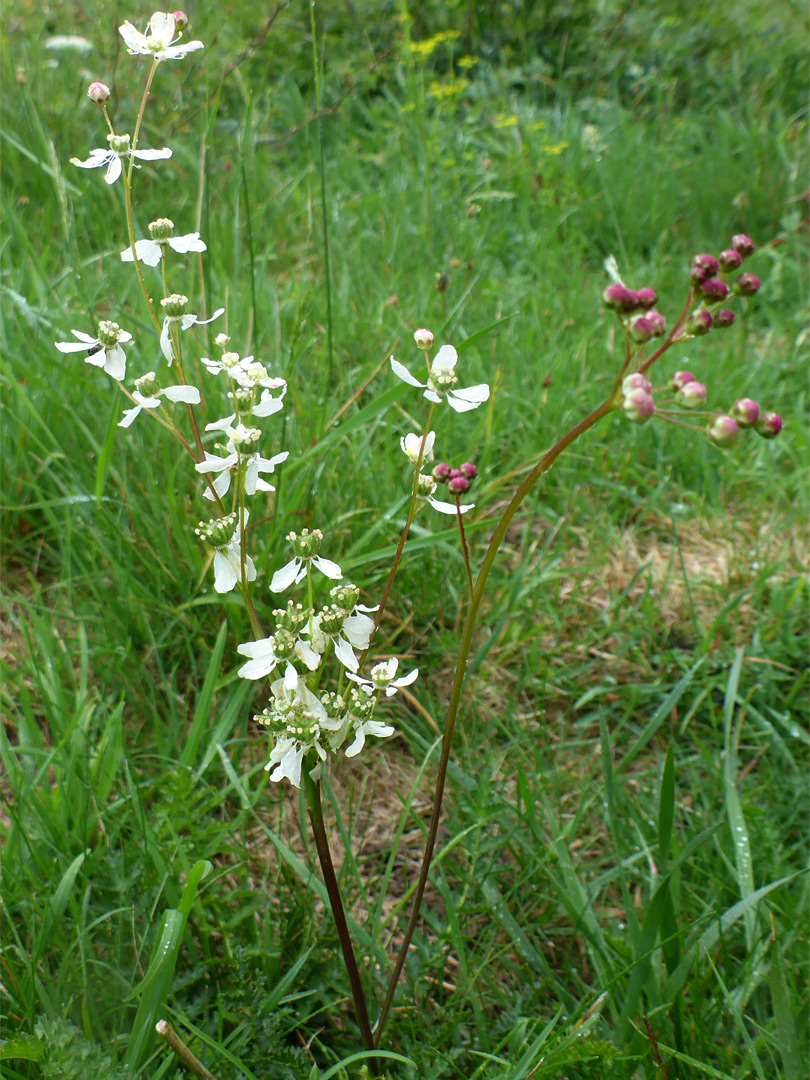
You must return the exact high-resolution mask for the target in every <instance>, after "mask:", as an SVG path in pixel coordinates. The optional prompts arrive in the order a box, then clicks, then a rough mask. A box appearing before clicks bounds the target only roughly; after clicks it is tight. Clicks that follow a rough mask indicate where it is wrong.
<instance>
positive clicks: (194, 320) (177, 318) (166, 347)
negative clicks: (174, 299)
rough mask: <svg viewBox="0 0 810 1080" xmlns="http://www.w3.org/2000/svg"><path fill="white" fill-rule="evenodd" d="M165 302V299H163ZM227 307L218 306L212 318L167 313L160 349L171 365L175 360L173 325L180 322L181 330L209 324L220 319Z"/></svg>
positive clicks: (161, 333)
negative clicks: (172, 335)
mask: <svg viewBox="0 0 810 1080" xmlns="http://www.w3.org/2000/svg"><path fill="white" fill-rule="evenodd" d="M161 303H163V301H161ZM224 312H225V308H217V310H216V311H215V312H214V314H213V315H212V316H211V318H210V319H201V318H199V316H197V315H167V316H166V317H165V318H164V320H163V329H162V330H161V332H160V351H161V352H162V353H163V355H164V356H165V357H166V360H167V361H168V362H169V364H170V365H171V363H172V361H173V360H174V347H173V346H172V338H171V325H172V323H179V324H180V329H181V330H188V328H189V327H190V326H194V325H195V324H196V325H197V326H207V324H208V323H211V322H213V321H214V319H218V318H219V317H220V315H222V314H224Z"/></svg>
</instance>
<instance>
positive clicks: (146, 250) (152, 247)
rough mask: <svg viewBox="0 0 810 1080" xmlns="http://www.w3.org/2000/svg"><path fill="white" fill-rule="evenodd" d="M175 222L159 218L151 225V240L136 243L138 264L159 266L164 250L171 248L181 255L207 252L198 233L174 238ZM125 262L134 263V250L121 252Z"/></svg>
mask: <svg viewBox="0 0 810 1080" xmlns="http://www.w3.org/2000/svg"><path fill="white" fill-rule="evenodd" d="M173 232H174V222H173V221H172V220H171V219H170V218H157V220H156V221H151V222H150V223H149V239H148V240H145V239H144V240H136V241H135V253H136V255H137V257H138V262H142V263H146V265H147V266H157V265H158V263H159V262H160V260H161V259H162V258H163V249H164V248H165V247H170V248H171V249H172V251H176V252H177V253H178V254H180V255H185V254H186V253H187V252H189V251H205V250H206V246H205V243H204V242H203V241H202V240H201V239H200V234H199V233H198V232H194V233H186V234H185V236H173V235H172V234H173ZM121 259H122V261H123V262H132V261H133V257H132V248H131V247H126V248H124V250H123V251H122V252H121Z"/></svg>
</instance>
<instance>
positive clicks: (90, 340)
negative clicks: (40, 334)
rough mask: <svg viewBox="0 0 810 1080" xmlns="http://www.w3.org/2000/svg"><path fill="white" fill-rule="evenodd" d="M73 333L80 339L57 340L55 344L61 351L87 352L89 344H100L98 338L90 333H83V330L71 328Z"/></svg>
mask: <svg viewBox="0 0 810 1080" xmlns="http://www.w3.org/2000/svg"><path fill="white" fill-rule="evenodd" d="M70 332H71V334H73V336H74V337H75V338H78V339H79V340H78V341H55V342H54V345H55V346H56V347H57V349H58V350H59V352H63V353H71V352H87V348H88V346H91V347H92V346H93V345H98V344H99V340H98V338H95V337H91V336H90V335H89V334H83V333H82V331H81V330H71V331H70Z"/></svg>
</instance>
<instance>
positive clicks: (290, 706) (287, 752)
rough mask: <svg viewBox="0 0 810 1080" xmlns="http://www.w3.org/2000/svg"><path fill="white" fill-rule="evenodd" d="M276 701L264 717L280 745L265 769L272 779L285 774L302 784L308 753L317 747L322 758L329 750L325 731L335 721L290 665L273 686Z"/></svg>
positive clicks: (297, 784)
mask: <svg viewBox="0 0 810 1080" xmlns="http://www.w3.org/2000/svg"><path fill="white" fill-rule="evenodd" d="M270 691H271V693H272V694H273V697H274V698H275V701H274V702H273V704H272V705H271V706H270V708H269V709H266V710H265V712H264V714H263V715H262V716H260V717H257V719H258V720H263V721H264V722H266V723H267V724H268V726H269V727H270V728H271V730H272V731H273V734H274V735H275V736H276V744H275V746H274V747H273V750H272V752H271V754H270V760H269V761H268V762H267V764H266V765H265V769H266V770H267V771H268V772H269V771H270V770H271V769H272V772H270V779H271V780H273V781H274V782H275V783H278V782H279V781H280V780H282V779H283V778H284V777H285V776H286V777H287V779H288V780H289V781H290V783H291V784H294V785H295V787H300V786H301V766H302V764H303V760H304V756H305V755H306V754H307V753H308V752H309V751H311V750H314V751H315V753H316V754H317V755H318V757H319V758H320V759H321V761H325V760H326V750H325V749H324V747H323V746H322V745H321V739H322V734H323V732H324V731H329V730H330V728H332V727H334V726H335V724H334V723H333V722H330V720H329V717H328V716H327V714H326V709H325V708H324V707H323V704H322V703H321V702H320V701H319V700H318V699H317V698H316V697H315V695H314V694H313V693H312V691H311V690H309V689H308V688H307V686H306V685H305V684H304V683H302V682H301V681H300V680H299V678H298V673H297V672H296V670H295V668H293V667H288V668H287V672H286V674H285V676H284V678H283V679H278V680H277V681H276V682H274V683H273V685H272V686H271V687H270Z"/></svg>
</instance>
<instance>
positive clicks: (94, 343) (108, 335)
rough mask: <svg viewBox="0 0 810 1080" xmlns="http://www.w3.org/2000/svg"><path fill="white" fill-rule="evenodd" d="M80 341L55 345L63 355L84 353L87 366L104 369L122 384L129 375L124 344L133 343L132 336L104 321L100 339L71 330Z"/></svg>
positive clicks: (112, 323)
mask: <svg viewBox="0 0 810 1080" xmlns="http://www.w3.org/2000/svg"><path fill="white" fill-rule="evenodd" d="M70 332H71V334H73V336H74V337H75V338H78V341H56V342H54V344H55V345H56V347H57V349H58V350H59V351H60V352H63V353H74V352H84V353H87V355H86V356H85V358H84V362H85V363H86V364H93V365H94V366H95V367H100V368H104V370H105V371H106V372H107V374H108V375H109V376H111V377H112V378H113V379H116V380H117V381H118V382H121V381H122V379H123V378H124V376H125V375H126V373H127V358H126V354H125V353H124V350H123V349H122V348H121V345H122V344H126V343H127V342H128V341H132V334H130V333H128V332H127V331H126V330H122V329H121V327H120V326H119V325H118V323H116V322H108V321H107V320H102V321H101V322H100V323H99V324H98V337H91V336H90V334H83V333H82V332H81V330H71V331H70Z"/></svg>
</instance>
